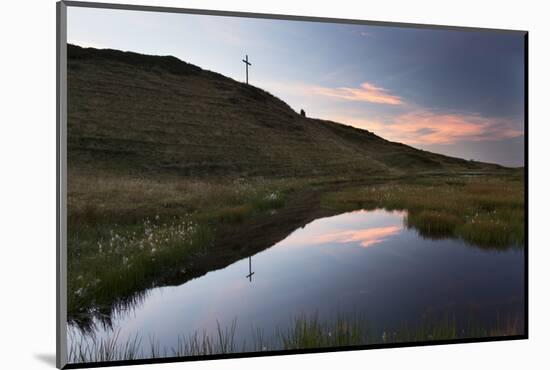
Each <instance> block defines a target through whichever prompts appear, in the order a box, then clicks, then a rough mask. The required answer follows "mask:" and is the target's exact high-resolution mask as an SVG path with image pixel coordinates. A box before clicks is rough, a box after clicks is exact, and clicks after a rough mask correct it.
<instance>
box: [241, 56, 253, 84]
mask: <svg viewBox="0 0 550 370" xmlns="http://www.w3.org/2000/svg"><path fill="white" fill-rule="evenodd" d="M243 62H244V64H246V84H247V85H248V66H251V65H252V63H250V62H248V54H246V58H245V59H243Z"/></svg>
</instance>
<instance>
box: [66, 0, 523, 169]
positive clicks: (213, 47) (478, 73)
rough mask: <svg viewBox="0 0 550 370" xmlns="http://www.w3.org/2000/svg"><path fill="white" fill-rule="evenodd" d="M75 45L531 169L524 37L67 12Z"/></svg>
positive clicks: (396, 137) (428, 146)
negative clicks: (126, 54) (159, 58)
mask: <svg viewBox="0 0 550 370" xmlns="http://www.w3.org/2000/svg"><path fill="white" fill-rule="evenodd" d="M67 14H68V16H67V19H68V22H67V39H68V42H69V43H72V44H76V45H80V46H87V47H97V48H112V49H120V50H125V51H134V52H139V53H144V54H152V55H174V56H176V57H177V58H179V59H181V60H184V61H186V62H188V63H192V64H195V65H198V66H200V67H202V68H204V69H208V70H212V71H215V72H219V73H221V74H224V75H226V76H228V77H231V78H233V79H235V80H238V81H244V79H245V65H244V63H243V62H242V59H243V58H244V56H245V55H246V54H247V55H248V58H249V61H250V62H251V63H252V66H251V67H250V69H249V83H250V84H253V85H255V86H257V87H259V88H262V89H264V90H267V91H269V92H271V93H272V94H273V95H275V96H277V97H279V98H281V99H282V100H284V101H286V102H287V103H288V104H289V105H290V106H291V107H292V108H293V109H294V110H296V111H299V110H300V109H304V110H305V111H306V113H307V115H308V116H309V117H315V118H321V119H328V120H333V121H336V122H339V123H343V124H348V125H352V126H356V127H359V128H363V129H367V130H369V131H372V132H374V133H375V134H377V135H379V136H382V137H384V138H385V139H388V140H392V141H397V142H402V143H405V144H408V145H411V146H413V147H416V148H421V149H425V150H429V151H433V152H437V153H442V154H446V155H452V156H456V157H461V158H465V159H474V160H480V161H485V162H492V163H499V164H502V165H505V166H523V165H524V146H523V145H524V56H523V47H524V44H523V34H522V33H520V32H495V31H462V30H461V31H459V30H442V29H419V28H405V27H388V26H374V25H352V24H335V23H324V22H311V21H285V20H272V19H253V18H239V17H227V16H225V17H222V16H208V15H191V14H172V13H156V12H144V11H129V10H113V9H93V8H80V7H69V8H68V12H67Z"/></svg>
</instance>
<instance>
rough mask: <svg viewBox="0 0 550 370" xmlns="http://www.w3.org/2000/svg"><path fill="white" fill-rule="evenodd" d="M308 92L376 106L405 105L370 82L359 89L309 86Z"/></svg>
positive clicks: (399, 99)
mask: <svg viewBox="0 0 550 370" xmlns="http://www.w3.org/2000/svg"><path fill="white" fill-rule="evenodd" d="M305 89H306V92H307V93H309V94H313V95H320V96H326V97H330V98H336V99H344V100H352V101H365V102H369V103H376V104H390V105H400V104H403V100H402V99H401V97H399V96H397V95H392V94H390V93H389V92H388V91H387V90H386V89H384V88H381V87H378V86H375V85H374V84H371V83H369V82H363V83H362V84H361V85H360V87H359V88H353V87H334V88H332V87H322V86H307V87H305Z"/></svg>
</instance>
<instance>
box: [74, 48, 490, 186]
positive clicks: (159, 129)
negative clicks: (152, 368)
mask: <svg viewBox="0 0 550 370" xmlns="http://www.w3.org/2000/svg"><path fill="white" fill-rule="evenodd" d="M67 55H68V108H69V112H68V148H69V150H68V155H69V158H68V161H69V169H70V170H81V171H86V172H87V171H88V170H90V169H93V170H94V171H95V170H97V169H103V170H107V171H109V172H115V173H120V172H122V173H128V174H157V175H158V174H169V175H178V176H180V175H183V176H194V177H196V176H198V177H203V176H206V175H215V176H225V175H231V176H266V177H288V176H310V177H311V176H325V175H332V174H338V175H342V176H346V175H361V176H365V175H368V174H375V173H376V174H379V173H390V174H395V173H403V172H416V171H426V170H430V171H434V170H436V171H439V170H444V171H447V170H450V171H471V170H481V169H490V168H496V167H497V166H496V165H487V164H482V163H478V162H471V161H466V160H463V159H457V158H451V157H446V156H443V155H437V154H433V153H429V152H426V151H422V150H417V149H414V148H412V147H409V146H406V145H403V144H398V143H393V142H390V141H387V140H384V139H383V138H381V137H379V136H377V135H375V134H373V133H371V132H369V131H366V130H361V129H357V128H353V127H351V126H345V125H342V124H339V123H335V122H331V121H324V120H320V119H312V118H305V117H302V116H300V115H299V114H298V113H296V112H295V111H294V110H293V109H292V108H291V107H289V106H288V105H287V104H286V103H285V102H284V101H282V100H280V99H278V98H276V97H274V96H273V95H271V94H270V93H268V92H266V91H264V90H261V89H259V88H257V87H254V86H251V85H246V84H244V83H240V82H237V81H235V80H233V79H231V78H227V77H225V76H223V75H221V74H218V73H214V72H210V71H206V70H203V69H201V68H199V67H197V66H194V65H191V64H188V63H185V62H183V61H180V60H178V59H177V58H175V57H172V56H148V55H141V54H136V53H131V52H122V51H117V50H99V49H92V48H81V47H78V46H74V45H68V50H67Z"/></svg>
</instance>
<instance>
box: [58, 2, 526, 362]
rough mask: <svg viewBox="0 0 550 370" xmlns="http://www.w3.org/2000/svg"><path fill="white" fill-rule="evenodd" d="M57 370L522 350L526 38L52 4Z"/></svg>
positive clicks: (519, 34) (451, 30) (510, 33)
mask: <svg viewBox="0 0 550 370" xmlns="http://www.w3.org/2000/svg"><path fill="white" fill-rule="evenodd" d="M66 15H67V23H66V38H67V44H66V85H67V91H66V94H67V95H66V96H67V127H66V129H67V132H66V145H67V152H66V155H67V157H66V160H67V179H66V180H67V220H66V223H67V235H66V237H67V239H66V240H67V245H66V256H67V282H66V283H67V297H66V298H67V307H66V308H67V315H66V317H67V320H66V322H64V323H62V325H64V326H65V327H66V332H67V341H66V342H67V343H66V345H67V348H66V353H67V361H68V364H69V365H74V366H79V365H85V364H90V363H98V362H99V363H108V362H112V361H130V362H131V361H134V360H137V361H140V360H152V361H154V360H162V359H171V358H172V359H183V360H184V359H191V358H195V357H197V356H200V357H201V358H205V359H207V358H214V357H216V356H222V357H223V356H231V355H243V354H244V355H246V354H250V355H255V354H258V353H266V352H268V353H273V354H276V353H292V352H293V351H295V352H296V351H298V352H299V351H311V350H313V351H317V350H319V351H322V350H331V349H332V350H334V349H355V348H372V347H384V346H390V347H392V346H396V347H398V346H400V345H411V344H412V345H416V344H437V343H453V342H462V341H475V340H480V341H481V340H491V339H517V338H524V337H525V336H526V310H525V307H526V228H525V225H526V211H525V199H526V196H525V191H526V188H525V169H526V163H525V157H524V153H525V136H526V134H525V132H526V120H525V117H526V112H525V88H524V87H525V83H526V81H525V75H526V72H525V68H526V66H525V50H526V41H525V40H526V33H525V32H519V31H499V30H480V29H458V28H449V27H447V28H446V27H439V28H437V27H422V26H409V25H400V24H395V25H392V24H377V23H368V22H365V23H357V22H355V23H353V22H351V23H350V22H345V21H336V20H335V21H333V22H331V21H330V20H315V19H281V18H280V17H279V18H277V17H273V18H269V17H267V18H266V17H254V16H250V15H247V16H239V15H238V14H237V15H229V14H225V15H219V14H218V15H211V14H210V15H209V14H189V13H181V12H175V13H172V12H158V11H154V10H152V9H151V10H143V9H141V10H139V11H137V10H131V9H105V8H89V7H82V6H68V7H67V13H66Z"/></svg>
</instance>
